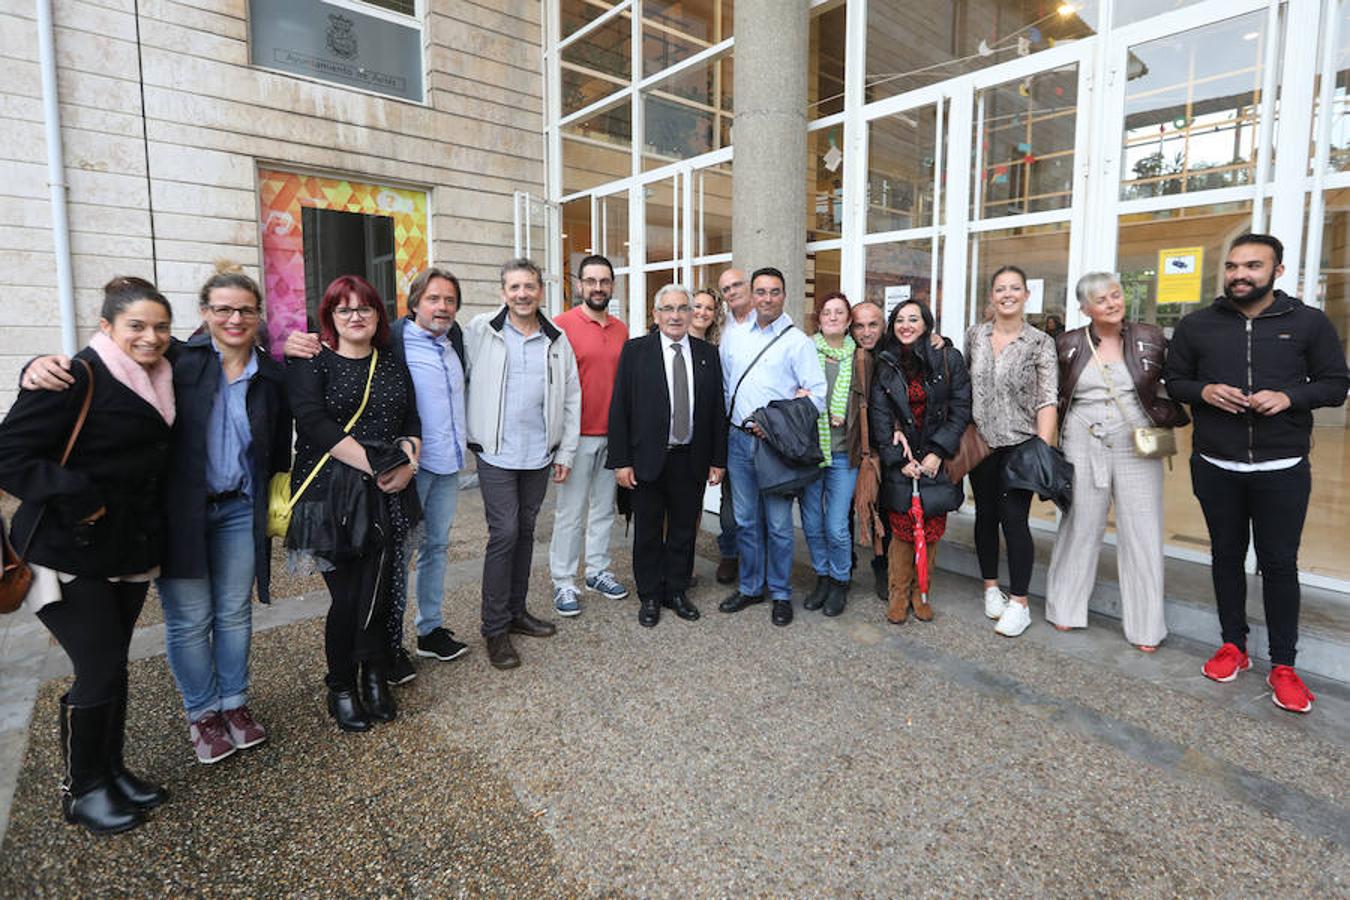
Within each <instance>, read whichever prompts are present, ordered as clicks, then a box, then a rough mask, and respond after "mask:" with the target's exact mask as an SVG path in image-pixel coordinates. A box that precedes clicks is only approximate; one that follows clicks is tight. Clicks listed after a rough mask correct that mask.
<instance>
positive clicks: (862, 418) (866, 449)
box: [857, 347, 872, 459]
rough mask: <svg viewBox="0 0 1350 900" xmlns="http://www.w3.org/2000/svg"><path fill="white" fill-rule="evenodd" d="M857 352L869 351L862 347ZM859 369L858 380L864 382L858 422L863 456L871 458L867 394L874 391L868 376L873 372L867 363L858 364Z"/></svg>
mask: <svg viewBox="0 0 1350 900" xmlns="http://www.w3.org/2000/svg"><path fill="white" fill-rule="evenodd" d="M857 352H858V353H866V352H867V351H866V350H863V349H862V348H861V347H860V348H858V351H857ZM857 369H858V375H859V376H860V377H859V379H858V380H859V381H861V382H862V391H861V394H862V400H860V401H859V407H860V408H859V410H858V420H859V421H858V424H859V426H860V428H861V429H862V458H863V459H870V458H871V456H872V441H871V435H870V433H869V430H868V422H867V395H868V394H869V393H871V391H872V385H871V384H870V381H871V379H869V378H868V375H870V374H871V372H870V371H868V367H867V366H865V365H863V366H858V367H857Z"/></svg>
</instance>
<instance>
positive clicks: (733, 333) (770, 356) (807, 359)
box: [721, 313, 826, 426]
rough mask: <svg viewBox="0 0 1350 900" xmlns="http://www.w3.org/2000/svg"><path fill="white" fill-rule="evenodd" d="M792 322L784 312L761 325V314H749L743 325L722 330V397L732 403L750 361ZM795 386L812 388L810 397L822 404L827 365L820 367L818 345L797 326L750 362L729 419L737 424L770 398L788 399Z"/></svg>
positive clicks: (814, 401) (791, 395)
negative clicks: (754, 315)
mask: <svg viewBox="0 0 1350 900" xmlns="http://www.w3.org/2000/svg"><path fill="white" fill-rule="evenodd" d="M791 327H792V319H790V318H789V317H788V315H787V313H783V314H782V315H780V316H779V317H778V318H777V319H774V320H773V321H772V322H771V323H769V325H768V327H761V326H760V324H759V320H758V319H757V318H756V319H753V320H752V321H751V322H750V323H749V324H747V325H741V326H739V327H736V328H733V329H730V330H728V331H727V332H725V333H724V334H723V335H722V343H721V355H722V385H723V389H724V390H725V392H726V402H727V403H728V404H730V403H731V398H732V394H733V393H735V392H736V382H737V381H740V378H741V375H742V373H744V372H745V371H746V369H747V368H748V367H750V364H751V363H752V362H754V360H755V357H756V356H758V355H759V351H760V350H763V349H764V347H765V346H766V345H767V344H768V343H769V342H770V341H772V340H773V339H774V338H775V337H777V335H778V334H779V333H780V332H782V331H783V330H785V329H787V328H791ZM798 388H806V389H807V390H808V391H810V392H811V401H812V402H813V403H814V404H815V405H816V409H817V410H820V411H824V409H825V392H826V386H825V370H824V369H822V368H821V367H820V355H819V354H818V353H817V352H816V345H815V343H814V342H812V340H811V339H810V338H809V337H807V336H806V335H805V334H803V333H802V332H801V331H800V330H797V329H794V330H793V331H792V332H791V333H789V334H785V335H783V337H782V338H781V339H780V340H779V341H778V343H776V344H774V345H773V347H771V348H770V349H769V351H768V352H767V353H765V354H764V356H763V357H762V358H761V359H760V360H759V362H755V363H754V367H753V368H750V371H749V374H748V375H746V376H745V381H744V382H742V383H741V388H740V392H739V393H736V408H735V409H730V408H729V409H728V410H727V413H728V415H729V416H730V417H731V424H733V425H737V426H739V425H741V424H742V423H744V421H745V417H746V416H748V415H750V414H751V413H752V412H754V411H755V410H757V409H759V408H760V407H761V406H764V405H766V404H767V403H768V402H769V401H770V400H791V399H792V398H793V397H795V396H797V389H798Z"/></svg>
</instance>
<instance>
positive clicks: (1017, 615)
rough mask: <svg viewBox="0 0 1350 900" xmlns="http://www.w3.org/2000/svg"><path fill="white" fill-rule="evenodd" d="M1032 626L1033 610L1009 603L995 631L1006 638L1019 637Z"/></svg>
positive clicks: (999, 618)
mask: <svg viewBox="0 0 1350 900" xmlns="http://www.w3.org/2000/svg"><path fill="white" fill-rule="evenodd" d="M1030 624H1031V610H1030V609H1028V608H1027V607H1025V606H1023V605H1022V604H1020V603H1012V602H1011V601H1010V602H1009V603H1008V608H1007V609H1005V610H1003V615H1001V616H999V617H998V624H997V625H995V626H994V630H995V631H997V632H998V633H999V634H1001V635H1003V636H1004V637H1017V636H1018V635H1019V634H1021V633H1022V632H1024V631H1026V630H1027V626H1028V625H1030Z"/></svg>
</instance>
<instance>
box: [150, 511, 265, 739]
mask: <svg viewBox="0 0 1350 900" xmlns="http://www.w3.org/2000/svg"><path fill="white" fill-rule="evenodd" d="M254 576H255V572H254V565H253V500H252V499H250V498H248V497H235V498H234V499H231V500H226V501H224V502H222V503H207V504H206V577H205V578H160V579H159V580H158V581H157V582H156V584H157V585H158V587H159V598H160V603H161V604H162V605H163V607H164V644H165V648H166V650H167V651H168V656H169V669H170V670H171V671H172V672H173V679H174V681H175V682H176V683H177V684H178V691H179V693H181V694H182V695H183V707H184V709H186V710H187V716H188V719H189V721H193V722H195V721H196V720H197V719H200V718H201V717H202V716H204V715H206V714H207V713H210V712H219V711H221V710H226V709H236V708H238V707H240V706H243V705H244V704H246V703H247V702H248V650H249V644H250V643H251V642H252V639H253V608H252V606H251V605H250V601H251V600H252V596H253V579H254Z"/></svg>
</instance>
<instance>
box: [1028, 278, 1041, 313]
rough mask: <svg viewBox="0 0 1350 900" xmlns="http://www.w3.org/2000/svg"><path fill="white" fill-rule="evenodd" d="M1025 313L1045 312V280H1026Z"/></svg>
mask: <svg viewBox="0 0 1350 900" xmlns="http://www.w3.org/2000/svg"><path fill="white" fill-rule="evenodd" d="M1026 312H1029V313H1043V312H1045V279H1044V278H1028V279H1027V305H1026Z"/></svg>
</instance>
